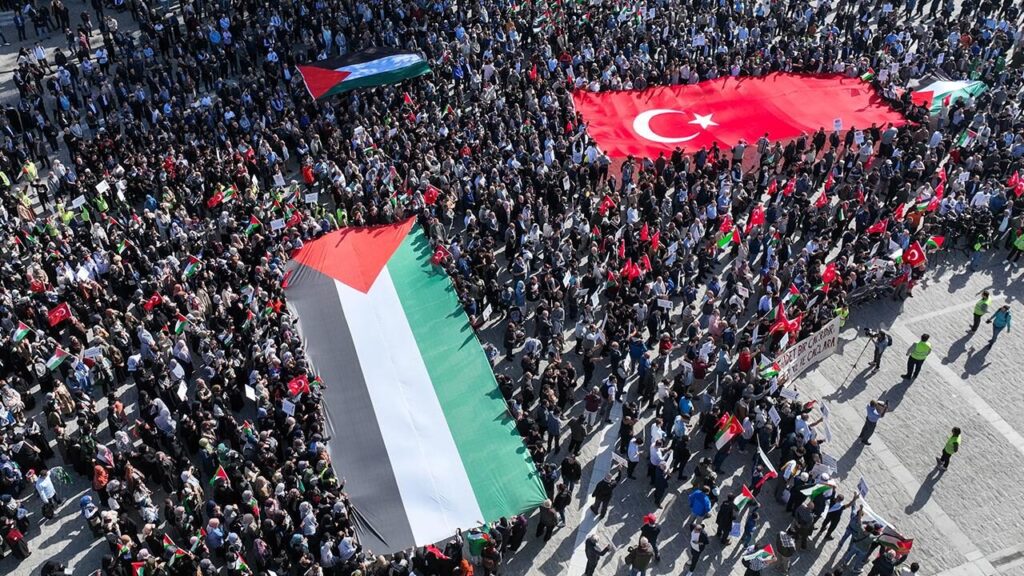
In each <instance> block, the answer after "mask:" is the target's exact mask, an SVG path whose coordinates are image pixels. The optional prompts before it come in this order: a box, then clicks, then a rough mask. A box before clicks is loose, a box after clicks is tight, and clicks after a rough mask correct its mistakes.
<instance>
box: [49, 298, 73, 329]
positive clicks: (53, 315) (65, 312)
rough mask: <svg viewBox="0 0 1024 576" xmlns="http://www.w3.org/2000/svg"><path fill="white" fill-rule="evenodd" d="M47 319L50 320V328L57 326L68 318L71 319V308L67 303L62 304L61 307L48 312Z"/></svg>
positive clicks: (58, 306)
mask: <svg viewBox="0 0 1024 576" xmlns="http://www.w3.org/2000/svg"><path fill="white" fill-rule="evenodd" d="M46 317H47V318H48V319H49V320H50V326H56V325H58V324H60V323H61V322H63V321H65V320H67V319H68V318H71V307H70V306H68V303H67V302H61V303H60V304H59V305H57V306H56V307H54V308H53V309H52V310H50V311H49V312H47V313H46Z"/></svg>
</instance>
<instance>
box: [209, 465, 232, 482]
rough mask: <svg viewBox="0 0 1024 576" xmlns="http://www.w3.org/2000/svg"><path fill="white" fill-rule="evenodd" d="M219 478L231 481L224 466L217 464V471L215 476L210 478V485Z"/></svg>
mask: <svg viewBox="0 0 1024 576" xmlns="http://www.w3.org/2000/svg"><path fill="white" fill-rule="evenodd" d="M218 479H220V480H223V481H225V482H230V479H229V478H228V473H227V472H226V471H225V470H224V467H223V466H217V471H216V472H214V473H213V478H210V486H213V485H214V484H215V483H216V482H217V480H218Z"/></svg>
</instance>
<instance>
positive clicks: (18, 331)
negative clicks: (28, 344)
mask: <svg viewBox="0 0 1024 576" xmlns="http://www.w3.org/2000/svg"><path fill="white" fill-rule="evenodd" d="M31 331H32V329H31V328H29V327H28V326H26V325H25V323H24V322H18V327H17V328H15V329H14V337H13V340H14V343H15V344H17V343H18V342H21V341H22V340H24V339H25V337H26V336H28V334H29V332H31Z"/></svg>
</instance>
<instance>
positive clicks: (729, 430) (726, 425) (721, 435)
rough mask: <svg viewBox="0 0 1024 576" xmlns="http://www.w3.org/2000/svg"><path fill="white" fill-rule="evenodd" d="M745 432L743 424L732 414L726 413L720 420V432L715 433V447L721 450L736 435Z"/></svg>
mask: <svg viewBox="0 0 1024 576" xmlns="http://www.w3.org/2000/svg"><path fill="white" fill-rule="evenodd" d="M742 432H743V425H742V424H740V421H739V420H737V419H736V417H735V416H733V415H732V414H725V415H723V416H722V418H721V419H720V420H719V421H718V432H716V433H715V448H717V449H719V450H721V449H722V447H724V446H725V445H726V444H728V443H729V441H730V440H732V439H733V438H734V437H736V436H737V435H739V434H740V433H742Z"/></svg>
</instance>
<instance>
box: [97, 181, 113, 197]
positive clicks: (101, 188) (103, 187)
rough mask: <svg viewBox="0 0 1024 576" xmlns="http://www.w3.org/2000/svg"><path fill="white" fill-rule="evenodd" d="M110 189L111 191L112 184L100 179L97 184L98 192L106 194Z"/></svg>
mask: <svg viewBox="0 0 1024 576" xmlns="http://www.w3.org/2000/svg"><path fill="white" fill-rule="evenodd" d="M108 191H110V184H108V183H107V181H106V180H100V181H99V183H98V184H96V192H97V193H98V194H103V195H106V194H107V192H108Z"/></svg>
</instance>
